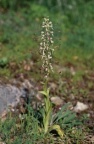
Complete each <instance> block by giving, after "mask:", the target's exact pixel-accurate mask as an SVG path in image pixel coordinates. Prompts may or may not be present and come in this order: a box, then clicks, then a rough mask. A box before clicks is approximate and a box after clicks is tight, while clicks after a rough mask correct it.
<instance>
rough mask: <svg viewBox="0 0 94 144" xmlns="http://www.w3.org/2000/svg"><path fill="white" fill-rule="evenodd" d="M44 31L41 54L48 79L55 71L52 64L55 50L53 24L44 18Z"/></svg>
mask: <svg viewBox="0 0 94 144" xmlns="http://www.w3.org/2000/svg"><path fill="white" fill-rule="evenodd" d="M42 28H43V31H41V43H40V52H41V58H42V62H43V63H42V68H43V70H44V71H45V75H46V77H47V76H48V75H49V72H50V70H51V71H53V67H52V64H51V59H52V53H53V51H54V49H53V47H52V46H53V43H54V41H53V24H52V22H51V21H49V19H48V18H44V21H43V23H42Z"/></svg>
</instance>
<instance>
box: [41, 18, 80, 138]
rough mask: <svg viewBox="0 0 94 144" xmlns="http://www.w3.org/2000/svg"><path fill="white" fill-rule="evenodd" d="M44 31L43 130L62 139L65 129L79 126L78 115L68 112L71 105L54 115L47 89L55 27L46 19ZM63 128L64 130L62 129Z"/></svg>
mask: <svg viewBox="0 0 94 144" xmlns="http://www.w3.org/2000/svg"><path fill="white" fill-rule="evenodd" d="M42 28H43V31H42V32H41V40H42V42H41V43H40V52H41V57H42V62H43V64H42V68H43V70H44V73H45V77H44V79H45V81H44V83H43V84H44V90H43V91H40V92H41V94H43V95H44V106H43V107H42V109H41V115H42V120H43V121H42V122H43V123H42V128H41V129H42V130H43V131H44V133H45V134H47V133H49V132H51V131H53V130H55V131H56V132H57V133H58V134H59V136H60V137H61V138H62V137H63V135H64V131H63V130H64V128H66V127H73V126H74V125H77V124H79V122H78V123H77V120H76V115H75V113H73V112H72V111H70V110H68V109H67V108H69V106H68V105H69V104H68V105H65V106H63V107H62V108H61V110H60V111H58V112H57V113H56V114H53V106H52V102H51V100H50V90H49V88H47V82H48V76H49V74H50V71H53V67H52V64H51V59H52V53H53V51H54V49H53V48H52V45H53V39H52V36H53V25H52V22H50V21H49V19H48V18H44V21H43V24H42ZM61 128H62V129H61Z"/></svg>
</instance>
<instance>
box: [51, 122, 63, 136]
mask: <svg viewBox="0 0 94 144" xmlns="http://www.w3.org/2000/svg"><path fill="white" fill-rule="evenodd" d="M52 130H56V131H57V133H58V135H59V136H60V137H61V138H63V136H64V131H63V130H62V129H61V128H60V126H59V125H53V126H52V127H51V129H50V131H52Z"/></svg>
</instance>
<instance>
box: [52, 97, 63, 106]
mask: <svg viewBox="0 0 94 144" xmlns="http://www.w3.org/2000/svg"><path fill="white" fill-rule="evenodd" d="M51 101H52V103H53V104H55V105H62V104H63V100H62V99H61V98H60V97H58V96H55V97H51Z"/></svg>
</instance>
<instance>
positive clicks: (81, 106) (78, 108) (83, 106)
mask: <svg viewBox="0 0 94 144" xmlns="http://www.w3.org/2000/svg"><path fill="white" fill-rule="evenodd" d="M87 109H88V106H87V105H86V104H84V103H81V102H79V101H78V102H77V104H76V106H75V107H74V111H75V112H81V111H85V110H87Z"/></svg>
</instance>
